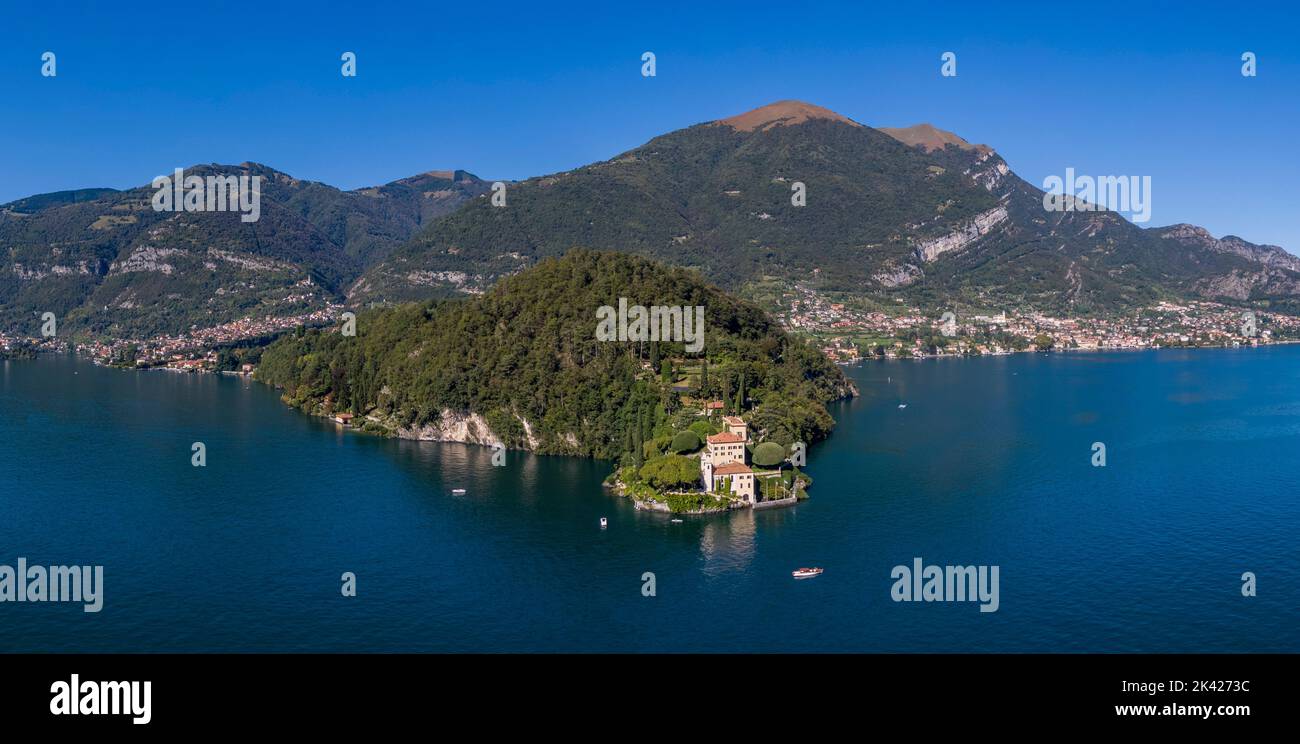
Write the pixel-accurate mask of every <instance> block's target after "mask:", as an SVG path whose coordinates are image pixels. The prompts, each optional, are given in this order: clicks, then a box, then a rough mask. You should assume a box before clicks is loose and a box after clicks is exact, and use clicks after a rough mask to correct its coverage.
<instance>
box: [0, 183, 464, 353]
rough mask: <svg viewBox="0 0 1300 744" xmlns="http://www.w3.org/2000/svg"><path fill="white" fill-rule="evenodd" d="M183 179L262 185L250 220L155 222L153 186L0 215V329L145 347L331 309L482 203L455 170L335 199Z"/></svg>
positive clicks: (230, 216) (163, 218)
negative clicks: (387, 261)
mask: <svg viewBox="0 0 1300 744" xmlns="http://www.w3.org/2000/svg"><path fill="white" fill-rule="evenodd" d="M185 173H186V175H197V176H200V177H202V176H207V175H213V174H220V175H249V176H254V175H256V176H261V177H262V178H263V179H264V180H263V182H262V185H261V214H260V216H259V219H258V220H257V222H253V223H245V222H242V221H241V220H240V215H239V213H237V212H159V211H155V210H154V208H153V206H152V204H151V199H152V198H153V195H154V193H155V190H154V189H153V188H152V187H151V186H148V185H146V186H141V187H139V188H134V189H128V190H124V191H118V190H116V189H81V190H77V191H62V192H58V193H53V194H42V195H39V196H33V197H28V198H26V199H20V200H18V201H15V202H10V203H8V204H4V205H0V250H3V251H4V253H3V262H4V264H3V266H0V329H5V330H9V331H11V332H17V333H24V332H25V333H26V334H27V335H37V331H36V329H37V328H39V317H38V316H39V314H40V313H42V312H46V311H48V312H53V313H55V315H56V316H57V317H58V318H59V319H60V321H61V322H62V323H63V327H64V328H72V329H74V330H76V331H83V332H89V333H91V334H96V335H108V336H119V337H142V336H150V335H154V334H159V333H176V332H179V331H184V330H187V329H189V328H190V327H191V326H199V327H208V326H213V325H218V324H221V323H224V322H227V321H229V320H233V319H236V318H240V317H244V316H247V315H250V314H253V315H258V316H261V315H271V314H274V315H282V314H283V315H287V314H291V313H292V312H293V311H299V310H303V309H311V308H319V307H321V306H322V305H323V304H324V303H325V302H327V301H333V302H342V301H343V300H344V299H345V297H346V291H347V287H348V284H349V283H350V282H352V281H354V280H355V279H356V278H357V276H358V275H359V274H360V273H361V272H362V271H363V270H364V269H365V268H366V267H368V266H370V265H372V264H374V263H375V262H377V261H381V260H382V259H384V258H385V257H386V256H387V255H388V253H389V252H390V251H392V250H393V249H394V248H396V247H397V246H399V245H401V244H402V243H404V242H405V241H407V240H409V239H410V238H411V237H412V236H413V235H415V234H416V233H417V232H419V230H420V229H421V228H422V227H424V226H426V225H428V224H429V223H430V222H432V221H434V220H436V219H437V218H439V217H441V216H443V215H445V214H448V213H449V212H451V211H453V210H455V209H456V208H457V207H459V206H460V205H461V204H462V203H463V202H465V201H467V200H469V199H472V198H474V197H475V196H478V195H480V194H483V193H485V192H486V191H487V190H488V188H489V186H490V185H489V184H487V183H485V182H484V181H482V180H480V179H478V178H476V177H475V176H473V175H471V174H469V173H466V172H465V171H444V172H431V173H424V174H421V175H418V176H412V177H411V178H404V179H402V180H400V181H394V182H392V183H389V184H385V185H383V186H376V187H373V188H364V189H357V190H355V191H340V190H339V189H336V188H334V187H332V186H327V185H325V184H322V183H316V182H312V181H301V180H298V179H296V178H293V177H292V176H289V175H287V174H285V173H281V172H279V171H276V170H274V169H272V168H268V167H266V166H264V165H258V164H256V163H244V164H242V165H239V166H222V165H215V164H213V165H202V166H195V167H192V168H187V169H186V170H185Z"/></svg>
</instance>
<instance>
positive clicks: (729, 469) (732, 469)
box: [713, 462, 754, 475]
mask: <svg viewBox="0 0 1300 744" xmlns="http://www.w3.org/2000/svg"><path fill="white" fill-rule="evenodd" d="M752 472H754V471H753V470H750V469H749V466H748V465H746V464H744V463H740V462H729V463H727V464H726V465H719V466H718V467H716V468H714V469H713V474H714V475H740V474H741V473H752Z"/></svg>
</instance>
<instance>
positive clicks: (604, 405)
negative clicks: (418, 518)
mask: <svg viewBox="0 0 1300 744" xmlns="http://www.w3.org/2000/svg"><path fill="white" fill-rule="evenodd" d="M621 298H624V299H626V301H627V304H628V305H629V306H631V305H642V306H645V307H650V306H655V305H660V306H663V305H670V306H686V307H697V306H699V307H703V308H704V316H705V323H704V344H703V347H702V349H697V351H699V352H700V353H699V354H698V355H695V354H688V353H687V348H686V345H684V344H683V343H669V342H649V341H646V342H637V341H624V342H620V341H616V340H610V341H601V340H598V339H597V326H598V317H599V316H598V308H600V307H601V306H611V307H613V306H618V305H619V301H620V299H621ZM257 377H258V378H259V379H260V380H262V381H265V382H268V383H270V384H273V385H276V386H278V387H280V388H283V390H284V397H285V400H286V401H287V402H289V403H290V404H292V405H295V406H298V407H300V408H302V409H303V410H306V411H309V412H311V413H315V414H320V415H327V414H333V413H336V412H350V413H353V414H356V415H357V416H358V417H362V418H359V419H358V421H364V422H365V424H364V425H365V426H366V427H367V428H373V429H376V430H378V431H382V432H385V433H388V434H395V435H398V436H404V437H409V438H420V439H437V440H455V441H469V442H477V443H485V444H489V443H491V444H494V443H497V442H500V443H503V444H505V445H507V446H509V447H511V448H522V449H529V450H534V451H537V452H542V453H548V454H569V455H585V456H593V457H603V458H615V457H621V456H623V455H626V454H628V453H629V452H631V451H636V452H640V451H641V445H642V444H649V443H650V442H651V441H657V440H658V439H659V438H662V437H664V436H669V437H670V436H671V432H675V431H680V430H683V429H685V428H687V426H689V425H690V424H691V423H692V422H695V421H696V420H697V418H696V413H697V411H698V410H699V408H700V404H699V403H698V402H697V403H694V404H692V405H686V404H685V403H684V402H683V400H682V398H681V396H680V395H679V393H678V390H679V389H689V395H690V396H694V397H696V398H699V399H714V398H719V399H723V400H726V401H727V402H728V406H729V408H730V410H731V411H732V412H737V411H739V412H743V413H744V415H745V417H746V419H747V420H748V421H749V422H750V424H751V426H752V427H753V429H754V430H755V432H757V433H758V437H757V438H756V439H770V440H773V441H777V442H779V443H781V444H785V445H789V444H790V443H792V442H794V441H796V440H801V441H804V442H813V441H816V440H819V439H821V438H823V437H825V436H826V435H827V434H828V433H829V431H830V429H831V427H833V426H834V421H833V420H832V419H831V417H830V415H829V414H828V413H827V411H826V408H825V405H824V404H825V403H826V402H828V401H830V400H834V399H837V398H841V397H844V396H847V395H852V394H854V393H855V392H856V391H854V389H853V386H852V384H851V383H850V382H849V381H848V380H847V379H846V378H845V377H844V375H843V374H842V373H841V372H840V370H839V368H838V367H836V366H835V365H834V364H832V363H831V362H829V361H828V360H827V359H826V358H825V357H824V356H823V355H822V354H821V353H820V352H819V351H817V350H816V349H814V348H813V347H812V346H810V345H809V344H808V343H807V342H805V341H802V340H798V339H795V338H793V337H791V336H789V335H788V334H786V333H785V332H784V331H782V330H781V328H780V326H779V325H777V324H776V322H775V321H773V320H772V319H771V318H770V317H769V316H767V315H766V314H765V313H764V312H763V311H762V310H760V309H759V308H757V307H756V306H754V305H752V304H750V303H747V302H744V301H742V300H739V299H736V298H735V297H732V296H729V295H727V294H726V293H724V292H722V291H721V290H719V289H718V288H716V287H714V286H712V285H710V284H709V283H708V282H706V281H704V280H703V279H702V278H701V277H700V276H699V275H698V274H695V273H694V272H690V271H686V270H683V269H678V268H671V267H667V266H664V265H662V264H658V263H654V262H650V261H648V260H646V259H642V258H638V257H635V256H629V255H626V254H620V253H610V252H594V251H586V250H573V251H570V252H569V253H567V254H566V255H565V256H563V257H560V258H548V259H545V260H543V261H541V262H539V263H538V264H537V265H536V266H533V267H530V268H529V269H527V270H525V271H523V272H520V273H518V274H516V275H513V276H510V277H508V278H506V279H504V280H503V281H501V282H500V283H498V284H497V285H496V286H494V287H493V288H492V289H491V290H489V291H488V292H487V293H485V294H484V295H482V296H479V297H474V298H471V299H461V300H432V301H427V302H424V303H410V304H405V305H401V306H398V307H395V308H385V309H375V310H370V311H366V312H363V313H361V314H360V316H359V317H358V319H357V327H356V335H355V336H351V337H347V336H344V335H342V334H341V333H338V332H337V329H330V330H313V331H300V332H299V333H296V334H292V335H289V336H286V337H284V338H282V339H280V340H279V341H277V342H275V343H274V344H272V345H271V346H270V347H268V348H267V349H266V350H265V352H264V353H263V354H262V356H261V359H260V363H259V364H258V368H257ZM634 442H635V443H636V444H634ZM666 446H667V442H666V441H664V442H663V443H662V446H661V447H660V449H662V448H663V447H666Z"/></svg>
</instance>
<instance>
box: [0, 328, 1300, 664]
mask: <svg viewBox="0 0 1300 744" xmlns="http://www.w3.org/2000/svg"><path fill="white" fill-rule="evenodd" d="M847 372H848V374H850V375H851V376H852V377H854V379H855V380H856V381H857V383H858V386H859V387H860V389H861V390H862V392H863V395H862V397H860V398H857V399H854V400H852V401H846V402H842V403H837V404H835V405H833V406H831V412H832V414H833V415H834V416H835V418H836V420H837V422H838V426H837V428H836V430H835V433H834V434H833V436H832V437H831V438H830V439H829V440H828V441H826V442H822V443H820V444H817V445H815V446H814V447H812V448H811V449H810V451H809V455H808V464H807V468H806V471H807V472H808V473H809V474H810V475H812V476H813V478H814V479H815V482H814V484H813V487H812V489H811V491H810V495H811V499H810V500H809V501H807V502H804V503H801V504H799V505H798V506H795V507H790V508H786V509H775V510H770V511H765V512H758V513H755V512H752V511H744V512H738V513H732V514H727V515H720V516H701V517H687V518H685V519H684V521H683V522H682V523H680V524H674V523H672V522H671V521H670V519H669V517H668V516H667V515H663V514H656V513H646V512H638V511H636V510H634V509H633V508H632V506H631V504H630V502H628V501H627V500H624V499H620V498H618V497H616V496H613V495H610V494H608V493H606V492H604V491H603V490H602V489H601V487H600V484H601V480H602V479H603V478H604V477H605V475H606V474H607V473H608V472H609V470H610V463H607V462H599V461H589V460H580V459H572V458H563V457H538V456H532V455H528V454H525V453H521V452H509V453H508V455H507V462H506V466H505V467H494V466H493V465H492V461H491V455H492V451H491V450H490V449H487V448H483V447H476V446H468V445H459V444H437V443H419V442H406V441H396V440H387V439H382V438H378V437H373V436H367V435H362V434H358V433H355V432H351V431H343V430H341V429H340V428H339V427H338V426H336V425H334V424H333V423H330V422H326V421H322V420H319V419H313V418H310V417H307V416H305V415H303V414H300V413H298V412H296V411H294V410H292V409H289V408H288V407H286V406H285V405H284V404H282V403H281V402H280V401H279V398H278V394H277V393H276V392H275V391H274V390H272V389H269V388H267V387H265V386H263V385H260V384H258V383H255V382H251V381H249V380H246V379H243V378H236V377H223V376H214V375H186V374H175V373H167V372H158V371H150V372H136V371H121V370H112V369H105V368H100V367H96V366H94V365H92V364H90V363H88V362H86V361H84V360H79V359H77V358H75V357H72V356H46V357H42V358H40V359H38V360H36V361H10V362H0V564H2V565H10V566H12V565H15V563H16V561H17V559H18V558H19V557H24V558H26V559H27V561H28V563H29V564H35V563H40V564H44V565H52V564H60V565H62V564H84V565H102V566H103V567H104V590H103V594H104V597H103V603H104V604H103V609H102V611H101V612H98V613H86V612H83V611H82V606H81V605H80V604H73V603H67V604H55V603H12V602H6V603H0V651H9V652H12V651H42V652H43V651H55V652H67V651H78V652H81V651H85V652H153V651H200V652H203V651H213V652H230V651H363V652H368V651H579V652H582V651H722V652H740V651H753V652H764V651H813V652H830V651H958V652H962V651H1047V652H1052V651H1059V652H1081V651H1093V652H1107V651H1115V652H1120V651H1153V652H1196V651H1211V652H1226V651H1290V652H1295V651H1300V622H1298V620H1300V618H1298V617H1297V613H1298V612H1300V457H1298V455H1300V347H1298V346H1285V347H1274V348H1264V349H1253V350H1247V349H1242V350H1229V349H1223V350H1160V351H1149V352H1114V353H1105V352H1099V353H1082V352H1080V353H1057V354H1017V355H1012V356H1002V357H983V358H972V359H930V360H918V361H897V362H869V363H865V364H864V365H863V366H859V367H852V368H848V369H847ZM900 404H905V405H906V407H905V408H900V407H899V406H900ZM195 442H202V443H203V444H204V445H205V447H206V460H207V464H206V467H194V466H192V465H191V454H192V453H191V445H192V444H193V443H195ZM1094 442H1100V443H1103V444H1104V445H1105V448H1106V465H1105V466H1104V467H1094V466H1093V464H1092V460H1093V443H1094ZM455 488H464V489H465V490H466V493H465V494H463V495H456V494H453V493H452V489H455ZM601 517H607V518H608V520H609V525H608V527H607V528H606V529H601V528H600V524H599V522H600V518H601ZM918 557H919V558H922V559H923V560H924V562H925V563H926V564H938V565H988V566H998V567H999V576H1000V583H999V586H1000V597H999V604H998V609H997V611H996V612H980V611H979V606H978V604H976V603H973V602H895V601H893V599H891V587H892V586H893V584H894V580H893V579H892V578H891V571H892V570H893V568H894V567H895V566H897V565H907V566H909V567H910V566H911V565H912V562H913V559H914V558H918ZM802 566H821V567H823V568H825V573H824V574H823V575H822V576H820V577H818V578H815V579H810V580H805V581H795V580H793V579H792V578H791V575H790V572H791V571H792V570H794V569H796V568H799V567H802ZM344 572H353V573H354V574H355V575H356V588H357V595H356V596H355V597H344V596H342V594H341V592H340V587H341V581H340V576H341V574H343V573H344ZM646 572H652V573H653V574H654V584H655V595H654V596H643V594H642V587H643V580H642V576H643V574H645V573H646ZM1245 572H1253V573H1254V574H1255V575H1256V579H1257V596H1254V597H1245V596H1243V595H1242V574H1243V573H1245Z"/></svg>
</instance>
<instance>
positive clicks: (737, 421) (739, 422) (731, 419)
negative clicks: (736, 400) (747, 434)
mask: <svg viewBox="0 0 1300 744" xmlns="http://www.w3.org/2000/svg"><path fill="white" fill-rule="evenodd" d="M722 420H723V421H726V422H727V423H728V424H731V425H732V426H744V425H745V419H743V418H741V417H739V416H723V417H722Z"/></svg>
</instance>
